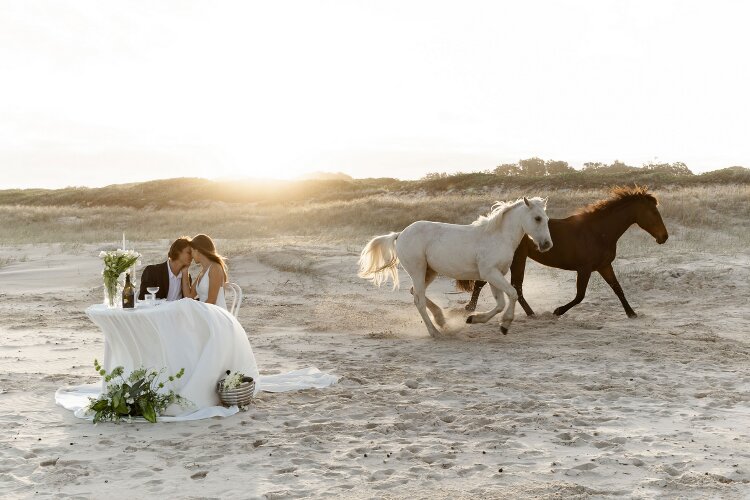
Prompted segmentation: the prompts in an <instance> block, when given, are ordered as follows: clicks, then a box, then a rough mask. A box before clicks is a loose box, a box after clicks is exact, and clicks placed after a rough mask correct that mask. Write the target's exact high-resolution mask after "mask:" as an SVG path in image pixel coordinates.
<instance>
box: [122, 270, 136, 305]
mask: <svg viewBox="0 0 750 500" xmlns="http://www.w3.org/2000/svg"><path fill="white" fill-rule="evenodd" d="M134 307H135V287H134V286H133V284H132V283H131V282H130V273H127V274H126V275H125V288H123V289H122V308H123V309H132V308H134Z"/></svg>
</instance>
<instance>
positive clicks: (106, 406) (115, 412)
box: [88, 359, 186, 424]
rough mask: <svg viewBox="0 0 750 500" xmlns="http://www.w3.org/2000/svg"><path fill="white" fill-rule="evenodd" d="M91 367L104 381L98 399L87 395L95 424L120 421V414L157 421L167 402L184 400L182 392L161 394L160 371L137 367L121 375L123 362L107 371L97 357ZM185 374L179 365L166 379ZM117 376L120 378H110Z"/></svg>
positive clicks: (124, 416)
mask: <svg viewBox="0 0 750 500" xmlns="http://www.w3.org/2000/svg"><path fill="white" fill-rule="evenodd" d="M94 368H95V369H96V371H97V373H99V374H102V375H104V381H105V382H106V384H107V392H106V393H103V394H101V395H100V396H99V398H98V399H94V398H90V399H91V403H90V404H89V406H88V411H90V412H93V413H94V423H95V424H96V423H98V422H101V421H108V420H109V421H114V422H119V421H120V420H122V419H123V418H128V420H130V418H132V417H143V418H145V419H146V420H148V421H149V422H151V423H156V417H157V416H159V415H160V414H161V413H162V412H163V411H164V410H165V409H166V408H167V407H168V406H169V405H171V404H173V403H178V404H181V405H184V404H185V403H186V400H185V399H184V398H183V397H182V396H180V395H178V394H176V393H175V392H174V391H172V390H170V391H168V392H166V393H164V394H160V393H159V392H157V391H158V389H160V388H163V387H164V384H163V383H161V382H157V380H158V379H157V377H158V376H159V374H160V373H161V372H156V371H154V370H147V369H145V368H139V369H137V370H133V371H132V372H131V373H130V375H128V377H127V378H124V377H123V376H122V375H123V373H124V371H125V369H124V368H123V367H122V366H118V367H116V368H114V369H113V370H112V371H111V372H109V373H107V372H106V370H104V368H102V366H101V365H100V364H99V361H98V360H96V359H95V360H94ZM184 374H185V369H184V368H181V369H180V371H179V372H177V373H176V374H175V375H173V376H170V377H169V379H170V380H175V379H179V378H181V377H182V376H183V375H184ZM117 378H119V381H117V382H112V381H113V380H115V379H117Z"/></svg>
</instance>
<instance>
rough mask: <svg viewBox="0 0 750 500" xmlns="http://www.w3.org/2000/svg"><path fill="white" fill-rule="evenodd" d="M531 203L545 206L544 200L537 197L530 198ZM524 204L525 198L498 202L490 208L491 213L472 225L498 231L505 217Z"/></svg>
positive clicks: (481, 216) (482, 216)
mask: <svg viewBox="0 0 750 500" xmlns="http://www.w3.org/2000/svg"><path fill="white" fill-rule="evenodd" d="M528 200H529V203H532V204H540V203H541V204H542V205H543V204H544V199H543V198H539V197H535V198H529V199H528ZM523 203H524V201H523V198H518V199H517V200H516V201H496V202H495V203H494V204H493V205H492V207H490V213H488V214H487V215H480V216H479V218H478V219H477V220H475V221H474V222H472V223H471V225H472V226H485V228H486V229H488V230H489V229H497V227H498V226H500V223H502V221H503V215H504V214H505V213H506V212H508V211H510V210H511V209H513V208H515V207H517V206H519V205H522V204H523Z"/></svg>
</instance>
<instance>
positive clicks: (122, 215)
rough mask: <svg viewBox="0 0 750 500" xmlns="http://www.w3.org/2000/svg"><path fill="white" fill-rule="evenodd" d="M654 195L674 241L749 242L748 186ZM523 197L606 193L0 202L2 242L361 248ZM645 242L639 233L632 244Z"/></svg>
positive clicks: (585, 197)
mask: <svg viewBox="0 0 750 500" xmlns="http://www.w3.org/2000/svg"><path fill="white" fill-rule="evenodd" d="M654 193H655V194H656V195H657V197H658V198H659V200H660V210H661V212H662V215H663V217H664V220H665V222H666V224H667V227H668V228H669V229H670V231H671V232H672V234H673V236H674V235H677V234H679V235H680V237H679V238H674V237H673V238H672V239H671V240H670V243H672V244H684V245H686V248H694V249H696V250H697V251H700V250H701V249H703V248H705V249H706V251H716V250H717V249H719V248H721V246H723V245H729V246H732V247H737V248H739V247H742V246H745V247H746V246H747V244H748V243H750V204H748V203H747V200H750V186H749V185H710V186H689V187H674V188H663V189H659V190H655V191H654ZM523 195H530V196H531V195H539V196H548V197H549V204H548V212H549V214H550V216H551V217H564V216H566V215H569V214H571V213H572V212H573V211H575V209H577V208H579V207H581V206H583V205H585V204H587V203H590V202H593V201H595V200H597V199H599V198H602V197H605V196H606V195H607V191H606V190H604V189H557V190H556V189H545V190H540V191H538V192H529V191H525V190H521V189H493V190H486V191H484V192H482V193H474V192H471V193H466V192H453V193H444V194H438V195H430V194H425V193H421V194H419V193H417V194H411V195H407V194H402V195H395V194H372V195H368V196H365V197H360V198H356V199H344V200H333V201H308V202H295V203H286V202H284V203H282V202H277V203H263V204H258V203H242V204H240V203H237V204H228V203H212V204H201V206H195V207H188V208H178V207H168V208H140V209H137V208H123V207H108V206H93V207H81V206H30V205H0V244H2V245H15V244H29V243H31V244H35V243H64V244H66V245H69V246H71V248H73V247H75V246H76V245H81V244H84V243H101V242H117V241H119V240H120V238H121V237H122V233H123V232H125V233H126V235H127V238H128V239H129V240H131V241H154V240H162V239H173V238H175V237H177V236H180V235H185V234H187V235H195V234H198V233H206V234H209V235H210V236H212V237H214V238H217V239H220V240H242V241H253V240H259V239H266V238H282V239H283V238H286V239H288V240H289V241H292V240H296V241H302V240H304V241H309V242H318V243H341V244H348V245H354V246H358V245H360V244H361V243H362V242H363V241H365V240H366V239H367V238H369V237H371V236H373V235H376V234H381V233H385V232H388V231H394V230H395V231H398V230H401V229H403V228H404V227H406V226H407V225H409V224H410V223H411V222H413V221H415V220H421V219H424V220H434V221H443V222H453V223H461V224H466V223H469V222H471V221H473V220H474V219H476V217H477V216H478V215H479V214H481V213H486V212H487V211H488V210H489V207H490V205H491V204H492V203H493V202H494V201H495V200H512V199H516V198H518V197H521V196H523ZM640 233H642V232H640ZM643 235H644V236H643V237H644V238H645V237H647V235H645V233H643ZM638 238H641V236H636V237H635V240H634V241H638ZM243 247H244V245H243ZM238 248H239V247H238ZM298 267H299V268H300V269H302V268H305V269H308V268H309V265H307V264H306V263H302V262H301V263H299V266H298Z"/></svg>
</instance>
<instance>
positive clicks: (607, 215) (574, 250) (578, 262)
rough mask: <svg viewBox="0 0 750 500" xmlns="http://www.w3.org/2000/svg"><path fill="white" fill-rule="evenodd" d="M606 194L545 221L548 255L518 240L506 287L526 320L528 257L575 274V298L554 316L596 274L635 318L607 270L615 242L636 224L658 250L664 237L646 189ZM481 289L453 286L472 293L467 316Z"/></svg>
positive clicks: (479, 286) (580, 296)
mask: <svg viewBox="0 0 750 500" xmlns="http://www.w3.org/2000/svg"><path fill="white" fill-rule="evenodd" d="M611 194H612V195H611V197H610V198H607V199H605V200H599V201H597V202H595V203H593V204H591V205H588V206H586V207H584V208H582V209H581V210H579V211H578V212H576V213H575V214H574V215H572V216H570V217H568V218H566V219H550V220H549V232H550V235H551V236H552V243H553V244H554V245H553V247H552V249H551V250H549V251H547V252H544V253H542V252H540V251H538V250H537V249H536V246H535V245H534V243H533V242H532V241H531V240H530V239H529V238H528V237H526V236H524V238H523V239H522V240H521V243H520V245H518V248H517V249H516V252H515V254H514V256H513V262H512V264H511V266H510V272H511V284H512V285H513V287H514V288H515V289H516V291H517V292H518V303H519V304H521V307H523V310H524V311H526V314H527V315H529V316H531V315H533V314H534V311H532V310H531V307H529V304H528V303H527V302H526V299H525V298H524V296H523V277H524V271H525V269H526V258H527V257H531V258H532V259H533V260H535V261H537V262H539V263H540V264H544V265H545V266H549V267H556V268H558V269H565V270H568V271H576V272H577V273H578V279H577V280H576V287H577V293H576V297H575V298H574V299H573V300H572V301H570V302H568V303H567V304H565V305H564V306H560V307H558V308H557V309H555V314H556V315H557V316H561V315H563V314H565V313H566V312H567V311H568V309H570V308H571V307H573V306H575V305H576V304H578V303H580V302H581V301H582V300H583V297H584V295H585V294H586V288H587V287H588V284H589V277H591V273H593V272H594V271H597V272H598V273H599V274H600V275H601V276H602V278H604V281H606V282H607V283H608V284H609V286H610V287H612V290H613V291H614V292H615V295H617V298H619V299H620V302H622V307H624V308H625V313H626V314H627V315H628V317H629V318H635V317H636V314H635V311H633V308H631V307H630V304H628V301H627V300H626V299H625V294H624V293H623V291H622V287H620V283H619V282H618V281H617V277H616V276H615V272H614V270H613V269H612V261H613V260H615V256H616V254H617V240H619V239H620V236H622V235H623V233H625V231H627V229H628V228H629V227H630V226H631V225H633V224H638V226H640V227H641V228H642V229H643V230H645V231H646V232H648V233H649V234H650V235H651V236H653V237H654V238H655V239H656V242H657V243H659V244H660V245H661V244H662V243H664V242H665V241H667V238H668V237H669V235H668V234H667V228H666V227H664V221H662V218H661V214H660V213H659V209H658V208H657V205H658V201H657V200H656V198H655V197H654V195H652V194H651V193H649V192H648V189H647V188H645V187H638V186H635V187H632V188H630V187H616V188H614V189H613V190H612V193H611ZM484 284H485V282H484V281H475V282H472V281H458V282H457V286H458V288H459V289H461V290H465V291H467V292H468V291H473V292H474V293H473V295H472V297H471V301H469V303H468V304H467V305H466V309H467V310H468V311H473V310H474V309H475V308H476V305H477V300H478V299H479V292H481V290H482V287H483V286H484Z"/></svg>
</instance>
